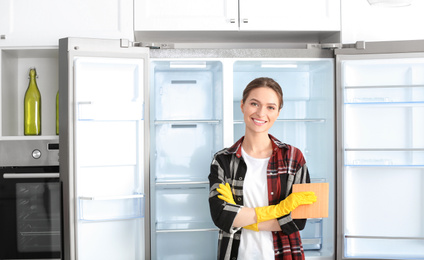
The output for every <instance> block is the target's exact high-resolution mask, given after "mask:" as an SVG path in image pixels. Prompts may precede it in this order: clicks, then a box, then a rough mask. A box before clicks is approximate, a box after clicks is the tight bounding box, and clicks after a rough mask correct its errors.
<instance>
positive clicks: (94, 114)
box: [73, 57, 145, 260]
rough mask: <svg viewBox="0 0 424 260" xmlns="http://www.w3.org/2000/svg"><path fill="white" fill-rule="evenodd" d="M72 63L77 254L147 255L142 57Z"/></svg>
mask: <svg viewBox="0 0 424 260" xmlns="http://www.w3.org/2000/svg"><path fill="white" fill-rule="evenodd" d="M73 64H74V73H75V77H74V80H75V90H74V91H75V104H76V107H75V115H76V116H75V126H74V127H75V147H76V152H75V182H76V196H75V197H76V199H75V207H76V208H77V213H76V214H77V217H76V223H75V225H76V227H77V228H76V240H77V246H78V259H81V260H83V259H87V260H88V259H128V260H130V259H142V258H144V253H145V252H144V244H145V242H144V228H145V227H144V163H143V161H144V116H143V113H144V111H143V106H144V98H143V97H144V93H143V77H144V76H143V73H144V69H143V66H144V64H143V61H142V60H140V59H130V60H129V59H121V58H100V57H76V58H74V60H73ZM117 86H119V88H117ZM104 249H107V250H104Z"/></svg>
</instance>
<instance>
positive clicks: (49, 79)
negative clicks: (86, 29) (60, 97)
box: [0, 48, 59, 139]
mask: <svg viewBox="0 0 424 260" xmlns="http://www.w3.org/2000/svg"><path fill="white" fill-rule="evenodd" d="M0 59H1V83H0V90H1V92H0V94H1V102H0V103H1V107H0V119H1V128H0V136H1V137H9V136H11V137H19V138H20V139H24V138H26V137H27V136H24V124H23V123H24V97H25V92H26V89H27V88H28V83H29V77H28V73H29V69H30V68H31V67H35V68H36V70H37V85H38V88H39V90H40V93H41V134H42V136H51V135H56V94H57V91H58V89H59V85H58V84H59V79H58V63H59V62H58V49H57V48H34V49H25V48H3V49H0ZM38 138H43V137H38Z"/></svg>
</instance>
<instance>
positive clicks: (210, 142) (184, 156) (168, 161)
mask: <svg viewBox="0 0 424 260" xmlns="http://www.w3.org/2000/svg"><path fill="white" fill-rule="evenodd" d="M155 129H156V133H155V134H156V144H155V145H156V152H155V157H156V160H155V164H156V167H155V169H156V181H157V182H160V181H167V182H172V181H178V180H179V181H181V180H184V181H207V179H208V178H207V177H208V175H209V172H210V169H209V167H210V163H211V160H212V156H213V154H214V153H215V152H216V151H217V150H218V149H220V148H218V147H220V146H222V128H221V124H215V123H209V122H208V123H198V122H192V123H190V122H183V123H177V122H174V123H164V124H157V125H156V127H155Z"/></svg>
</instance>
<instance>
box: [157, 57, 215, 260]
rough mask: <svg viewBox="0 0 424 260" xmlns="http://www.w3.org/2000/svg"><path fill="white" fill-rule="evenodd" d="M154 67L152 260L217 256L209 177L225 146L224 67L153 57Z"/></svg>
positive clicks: (209, 62)
mask: <svg viewBox="0 0 424 260" xmlns="http://www.w3.org/2000/svg"><path fill="white" fill-rule="evenodd" d="M150 66H151V68H150V75H151V76H150V81H151V84H150V95H151V102H152V104H151V106H150V107H151V113H150V117H151V126H150V128H151V130H150V132H151V135H150V136H151V144H150V146H151V167H150V169H151V173H150V174H151V201H152V205H151V222H152V223H151V226H152V227H151V230H152V241H151V243H152V259H203V258H204V257H207V258H210V259H214V258H216V253H217V243H218V232H217V230H218V229H217V228H216V227H215V226H214V224H213V222H212V219H211V217H210V214H209V204H208V196H209V184H208V183H209V182H208V175H209V167H210V163H211V160H212V156H213V154H214V153H215V152H217V151H218V150H220V149H222V147H223V136H222V135H223V134H222V128H223V122H222V118H223V111H222V103H223V101H222V100H223V87H222V86H223V68H222V67H223V66H222V63H221V62H220V61H213V60H212V61H211V60H172V61H169V60H168V61H163V60H153V59H152V61H151V63H150Z"/></svg>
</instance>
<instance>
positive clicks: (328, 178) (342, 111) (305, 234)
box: [59, 38, 424, 260]
mask: <svg viewBox="0 0 424 260" xmlns="http://www.w3.org/2000/svg"><path fill="white" fill-rule="evenodd" d="M400 44H402V45H400ZM422 45H423V44H422V42H421V41H417V42H405V43H363V42H359V43H357V44H352V45H349V46H342V45H341V44H335V45H331V44H330V45H321V44H313V45H307V47H306V48H304V49H196V48H191V49H182V48H176V49H172V48H169V49H168V48H161V49H154V48H153V49H149V48H145V47H141V46H143V44H142V43H133V42H129V41H126V40H99V39H82V38H67V39H61V40H60V47H59V82H60V87H59V88H60V91H59V96H60V101H59V103H60V115H61V116H60V146H61V152H60V165H61V179H62V181H63V186H64V187H63V190H64V195H63V196H64V232H63V233H64V257H65V259H72V260H73V259H78V260H81V259H94V258H93V257H94V256H96V257H97V258H99V257H101V258H102V259H128V260H132V259H216V255H217V247H218V229H217V228H216V227H215V226H214V224H213V222H212V220H211V217H210V214H209V205H208V195H209V184H208V179H207V177H208V174H209V167H210V163H211V160H212V156H213V154H214V153H215V152H217V151H219V150H220V149H222V148H224V147H229V146H231V145H232V144H233V143H234V142H235V141H237V140H238V139H239V138H240V137H241V136H242V135H243V134H244V122H243V117H242V114H241V111H240V101H241V93H242V90H243V89H244V87H245V86H246V85H247V83H248V82H250V81H251V80H252V79H254V78H256V77H263V76H265V77H272V78H274V79H275V80H277V82H279V83H280V85H281V87H282V89H283V93H284V106H283V109H282V111H281V113H280V116H279V118H278V119H277V121H276V122H275V124H274V126H273V127H272V128H271V131H270V134H272V135H274V136H275V137H276V138H278V139H279V140H281V141H282V142H286V143H288V144H291V145H293V146H296V147H298V148H299V149H300V150H301V151H302V153H303V154H304V156H305V159H306V162H307V165H308V169H309V172H310V176H311V181H312V182H328V183H329V184H330V185H329V186H330V194H329V204H330V207H329V216H328V218H320V219H309V220H308V221H307V224H306V227H305V229H304V230H302V231H301V237H302V241H303V246H304V249H305V255H306V259H309V260H327V259H328V260H330V259H405V258H410V259H417V258H418V259H420V258H423V257H424V256H423V255H422V254H423V253H422V252H424V250H423V248H424V247H423V242H424V239H423V237H424V236H423V233H424V231H423V225H422V221H421V219H423V214H424V213H423V206H421V205H422V204H423V203H422V199H421V198H422V197H423V196H422V195H423V191H422V188H421V187H422V186H423V185H422V177H421V176H422V173H423V164H422V162H423V151H424V144H423V142H424V141H423V138H422V136H421V135H420V133H422V130H423V123H422V120H420V119H421V118H422V116H423V106H422V104H423V91H424V87H423V86H424V83H423V82H421V81H424V73H422V72H421V69H422V68H424V60H422V59H421V58H420V57H421V56H423V57H424V54H423V53H424V50H421V47H420V46H422ZM329 46H330V48H328V47H329ZM399 46H407V48H406V49H409V50H411V53H405V52H408V51H406V49H403V50H400V48H399ZM162 47H167V46H166V45H162ZM333 47H334V48H335V49H334V48H333ZM381 52H389V53H390V52H391V54H377V53H381ZM396 52H399V53H398V54H396ZM413 52H418V53H413ZM419 52H421V54H420V53H419ZM422 79H423V80H422ZM402 80H403V81H402ZM420 82H421V83H420ZM386 94H387V95H389V96H388V97H386V96H385V95H386ZM390 98H393V99H395V100H398V99H399V100H398V101H390V100H391V99H390ZM382 100H383V101H382ZM377 119H378V120H377ZM393 121H396V122H397V123H396V124H393ZM383 130H384V131H383ZM386 140H389V141H387V142H386ZM62 172H63V174H62ZM400 175H402V178H399V176H400ZM395 184H398V185H397V186H395V187H394V185H395ZM399 184H402V185H399ZM394 191H396V192H397V193H400V195H399V196H396V195H397V194H396V193H394ZM407 193H412V194H413V196H405V194H407ZM406 197H408V199H406ZM389 206H391V207H389ZM369 216H378V220H374V218H369ZM405 218H406V221H405V220H404V219H405ZM399 223H402V225H403V226H404V227H403V228H401V229H400V228H392V226H396V227H397V226H398V224H399ZM387 243H391V244H390V245H391V247H390V248H389V249H387V246H385V245H386V244H387ZM395 245H398V246H395ZM403 248H407V250H406V251H405V250H404V249H403ZM406 253H408V254H409V256H405V255H403V254H406ZM118 256H119V257H118Z"/></svg>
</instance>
